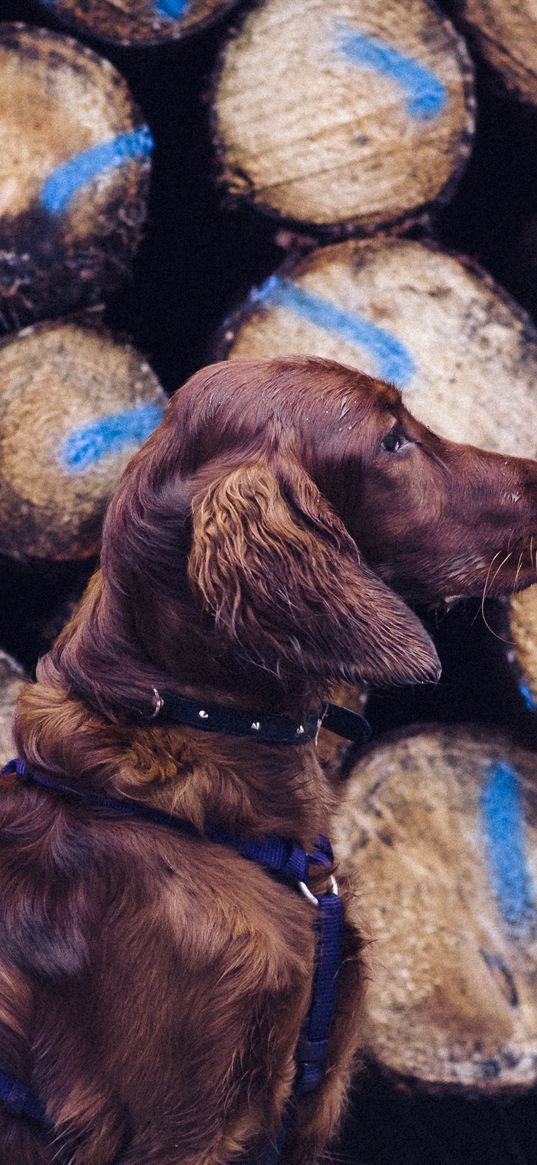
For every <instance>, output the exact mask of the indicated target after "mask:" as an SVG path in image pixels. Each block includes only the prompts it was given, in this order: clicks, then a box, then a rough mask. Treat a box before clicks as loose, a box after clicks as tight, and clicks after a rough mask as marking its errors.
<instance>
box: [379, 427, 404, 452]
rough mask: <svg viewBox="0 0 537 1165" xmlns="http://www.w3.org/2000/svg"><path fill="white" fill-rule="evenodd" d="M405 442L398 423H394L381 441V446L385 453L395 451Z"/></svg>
mask: <svg viewBox="0 0 537 1165" xmlns="http://www.w3.org/2000/svg"><path fill="white" fill-rule="evenodd" d="M406 444H407V439H406V437H405V434H404V433H403V431H402V429H400V428H399V427H398V425H394V427H393V429H390V432H389V433H387V434H386V436H385V438H384V440H383V441H382V448H383V449H384V450H385V452H386V453H397V451H398V450H399V449H402V447H403V445H406Z"/></svg>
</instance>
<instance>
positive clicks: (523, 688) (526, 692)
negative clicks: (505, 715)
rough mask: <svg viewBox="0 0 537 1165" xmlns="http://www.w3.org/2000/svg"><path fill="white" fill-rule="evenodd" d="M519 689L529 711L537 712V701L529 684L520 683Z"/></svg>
mask: <svg viewBox="0 0 537 1165" xmlns="http://www.w3.org/2000/svg"><path fill="white" fill-rule="evenodd" d="M518 690H519V692H520V695H521V696H522V699H523V701H524V703H525V705H526V708H527V709H528V712H536V711H537V703H536V701H535V698H534V696H533V693H532V691H531V690H530V688H529V686H528V684H524V683H522V684H519V685H518Z"/></svg>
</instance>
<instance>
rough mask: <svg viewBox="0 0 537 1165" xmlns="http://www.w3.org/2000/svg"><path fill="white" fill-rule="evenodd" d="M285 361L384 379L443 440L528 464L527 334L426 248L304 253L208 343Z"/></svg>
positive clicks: (470, 278)
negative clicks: (336, 364)
mask: <svg viewBox="0 0 537 1165" xmlns="http://www.w3.org/2000/svg"><path fill="white" fill-rule="evenodd" d="M292 353H296V354H301V353H309V354H310V355H315V356H323V357H327V358H332V359H334V360H340V361H341V362H342V363H343V364H349V365H351V366H354V367H357V368H360V369H362V370H363V371H364V372H368V373H370V374H371V375H374V376H379V377H381V378H382V379H385V380H389V381H393V382H394V383H395V384H397V385H398V386H399V387H400V388H402V389H403V391H404V399H405V403H407V404H408V407H409V409H410V410H411V411H412V412H413V413H414V414H415V415H416V417H418V419H419V420H421V421H423V422H424V423H425V424H427V425H429V426H430V427H431V428H433V429H436V430H437V431H438V432H439V433H441V434H442V435H443V436H445V437H448V438H450V439H451V440H455V441H465V442H468V443H470V444H473V445H478V446H481V447H482V448H486V449H493V450H497V451H499V452H504V453H511V454H513V455H516V456H527V457H535V456H537V397H536V395H535V387H534V386H535V380H536V376H537V331H536V329H535V327H534V325H533V324H532V323H531V320H530V318H529V317H528V316H527V315H526V313H524V312H523V311H522V310H521V308H519V307H518V306H517V305H516V304H515V303H514V301H512V300H511V299H510V298H509V296H508V295H507V294H506V293H505V292H504V291H503V289H502V288H500V287H499V286H498V285H497V284H494V283H493V281H492V280H491V279H490V278H489V277H488V276H487V275H486V274H485V273H484V272H483V271H481V270H480V269H479V268H478V267H476V266H475V265H472V264H469V263H468V262H465V261H464V260H462V259H461V258H460V257H457V256H454V255H450V254H447V253H446V252H444V251H442V250H441V249H440V248H438V247H436V246H434V245H432V244H425V243H418V242H412V241H410V240H407V239H382V238H381V239H372V240H360V241H358V240H348V241H347V242H345V243H339V244H336V245H334V246H329V247H323V248H320V249H318V250H316V251H313V252H312V253H311V254H310V255H308V256H307V257H306V258H305V259H302V260H299V261H298V262H290V263H288V264H286V265H284V267H283V268H282V270H281V271H280V272H279V273H277V274H276V275H274V276H271V277H270V278H269V279H268V280H267V281H266V282H265V283H264V284H263V285H262V286H261V287H260V288H256V289H254V290H253V291H252V292H251V294H250V296H249V298H248V299H247V301H246V302H245V303H244V304H243V305H242V306H241V307H239V308H238V309H237V311H236V312H235V314H234V315H233V316H232V317H230V318H229V319H228V320H227V321H226V323H225V324H224V325H223V327H222V330H221V333H220V336H219V338H218V340H217V344H216V354H217V355H218V356H219V357H221V358H222V357H227V358H228V359H238V358H242V357H245V358H251V357H259V358H263V357H269V356H285V355H290V354H292ZM520 417H524V424H523V425H520V423H519V418H520Z"/></svg>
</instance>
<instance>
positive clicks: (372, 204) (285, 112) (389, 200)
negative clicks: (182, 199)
mask: <svg viewBox="0 0 537 1165" xmlns="http://www.w3.org/2000/svg"><path fill="white" fill-rule="evenodd" d="M473 108H474V99H473V74H472V68H471V65H470V61H469V58H468V55H467V52H466V48H465V45H464V42H463V41H462V39H461V38H460V37H459V36H458V35H457V34H456V32H455V31H454V29H453V27H452V26H451V24H450V23H449V22H448V21H447V20H446V19H445V17H443V16H442V15H441V13H440V12H439V10H438V9H437V8H436V7H435V6H434V5H433V4H431V3H429V2H428V0H404V3H402V2H401V0H386V3H384V4H382V5H381V4H379V3H375V2H374V0H360V2H359V3H357V4H353V5H349V4H348V3H347V0H327V3H325V4H323V5H321V6H319V5H318V4H317V3H316V0H265V3H264V4H262V5H260V6H257V7H256V8H255V9H254V10H253V11H252V12H250V13H248V14H247V16H246V18H245V20H244V22H243V24H242V27H241V29H240V31H239V32H238V33H237V34H236V35H232V36H231V37H230V39H229V40H228V42H227V44H226V45H225V46H224V48H223V50H222V54H221V62H220V67H219V71H218V74H217V77H216V79H215V84H214V101H213V121H214V129H215V140H216V149H217V154H218V157H219V162H220V170H221V180H222V183H223V185H224V186H225V188H226V190H227V191H228V193H229V195H230V196H232V198H233V199H234V200H239V201H240V200H245V201H246V202H247V203H249V204H253V205H254V206H255V207H256V208H258V209H260V210H262V211H266V212H268V213H269V214H271V215H274V216H276V217H278V218H279V219H282V220H284V221H285V222H291V223H293V224H294V225H295V226H297V227H298V228H299V229H300V230H303V231H304V230H305V231H307V232H308V233H310V234H313V235H324V236H329V237H330V236H331V237H332V238H335V237H337V236H341V235H342V234H348V233H355V232H357V231H358V232H367V231H371V230H374V229H376V228H378V227H379V225H380V224H388V223H389V224H395V223H401V222H406V223H408V222H409V221H410V220H411V219H412V218H413V217H416V216H417V215H419V214H420V213H421V212H423V211H424V209H425V208H430V207H431V206H432V205H435V206H439V205H440V204H441V203H442V202H444V201H445V200H446V199H447V198H449V197H450V196H451V194H452V192H453V190H454V187H455V185H456V183H457V181H458V179H459V177H460V175H461V173H462V170H463V168H464V165H465V163H466V160H467V158H468V155H469V151H470V144H471V139H472V133H473V120H474V118H473Z"/></svg>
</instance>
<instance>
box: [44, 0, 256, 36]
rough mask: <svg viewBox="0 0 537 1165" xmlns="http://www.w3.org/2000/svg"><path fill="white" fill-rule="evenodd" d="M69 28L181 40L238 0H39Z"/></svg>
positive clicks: (92, 33)
mask: <svg viewBox="0 0 537 1165" xmlns="http://www.w3.org/2000/svg"><path fill="white" fill-rule="evenodd" d="M39 2H40V3H41V5H42V6H43V7H44V8H48V9H49V11H51V12H53V13H54V15H55V16H56V17H57V18H58V19H59V20H60V21H62V22H63V23H64V24H65V25H66V26H67V27H68V28H72V29H76V30H77V31H78V32H81V33H82V34H84V35H85V36H91V37H94V38H95V39H96V40H102V41H105V42H107V43H110V44H117V45H125V46H136V45H139V46H145V45H147V46H150V45H158V44H165V43H166V42H168V41H176V40H182V39H183V38H184V37H186V36H190V35H191V34H192V33H195V32H200V31H202V30H203V29H204V28H207V27H208V26H209V25H211V24H214V23H215V22H216V21H217V20H220V19H221V18H222V17H223V16H224V15H225V14H226V13H227V12H228V11H229V10H230V9H231V8H232V7H233V6H234V5H235V4H236V3H237V0H92V3H91V4H90V5H88V4H87V3H83V2H81V0H39Z"/></svg>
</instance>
